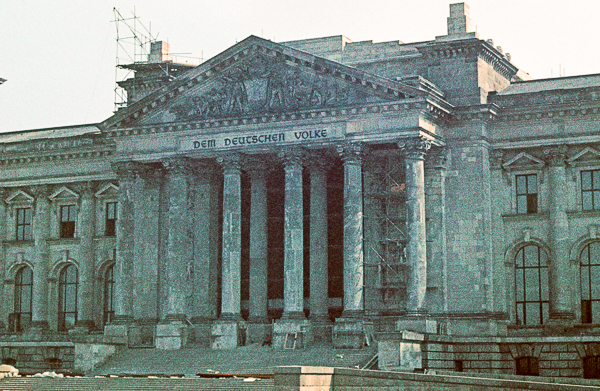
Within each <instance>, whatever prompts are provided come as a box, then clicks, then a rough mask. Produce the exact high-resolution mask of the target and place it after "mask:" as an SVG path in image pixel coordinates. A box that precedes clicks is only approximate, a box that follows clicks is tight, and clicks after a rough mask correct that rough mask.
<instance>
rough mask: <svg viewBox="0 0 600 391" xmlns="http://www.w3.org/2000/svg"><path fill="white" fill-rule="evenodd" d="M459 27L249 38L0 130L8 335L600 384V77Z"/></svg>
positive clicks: (454, 19) (462, 21)
mask: <svg viewBox="0 0 600 391" xmlns="http://www.w3.org/2000/svg"><path fill="white" fill-rule="evenodd" d="M450 10H451V13H450V17H449V18H448V35H445V36H441V37H436V38H435V39H434V40H431V41H427V42H418V43H402V42H399V41H397V42H384V43H373V42H371V41H365V42H352V41H350V40H349V39H347V38H346V37H343V36H337V37H326V38H318V39H308V40H302V41H293V42H285V43H275V42H271V41H267V40H264V39H261V38H258V37H254V36H251V37H249V38H247V39H245V40H243V41H242V42H240V43H238V44H236V45H235V46H233V47H231V48H229V49H227V50H225V51H224V52H222V53H221V54H219V55H217V56H215V57H214V58H212V59H210V60H208V61H206V62H205V63H203V64H201V65H199V66H197V67H192V68H190V69H188V70H185V72H180V73H179V74H178V75H177V77H176V78H174V79H173V80H172V81H169V80H170V79H169V78H165V77H162V75H161V74H160V72H161V71H162V69H163V68H161V67H157V66H156V63H157V62H158V63H161V61H162V58H161V57H160V56H158V59H157V58H156V53H154V56H153V57H152V58H151V59H150V62H149V63H148V64H145V65H144V64H140V67H138V68H137V69H138V73H137V75H136V78H135V79H132V80H130V81H128V82H127V83H125V84H124V86H125V87H126V88H127V89H128V91H129V92H130V98H131V99H130V101H129V105H128V107H126V108H124V109H121V110H119V111H118V112H117V113H115V114H114V115H113V116H112V117H110V118H108V119H107V120H106V121H104V122H102V123H99V124H93V125H82V126H73V127H66V128H51V129H41V130H32V131H24V132H15V133H5V134H1V135H0V145H1V151H0V165H1V166H2V170H1V171H0V187H2V189H3V190H2V198H3V202H2V203H0V218H1V219H2V224H0V237H1V238H2V244H3V246H2V248H1V254H0V260H1V262H0V273H2V275H3V278H2V279H1V280H0V284H2V286H1V287H2V292H3V296H4V298H5V299H4V300H2V302H1V304H0V305H1V307H0V315H1V318H0V320H1V323H2V325H3V327H4V328H3V330H4V331H5V333H6V335H7V338H13V337H15V336H20V337H19V338H21V340H37V341H39V340H48V341H50V340H58V339H61V338H62V340H64V339H65V338H67V339H68V338H75V337H77V338H79V340H80V341H81V340H83V341H86V338H88V339H87V340H89V341H92V340H93V341H94V343H100V342H99V341H101V343H104V344H124V343H125V344H128V345H129V346H154V347H156V348H159V349H178V348H180V347H182V346H184V345H186V344H189V343H197V344H204V345H210V346H212V347H213V348H215V349H223V348H234V347H236V346H238V345H239V344H244V343H261V342H263V340H264V339H265V337H266V336H272V338H273V344H274V346H275V348H282V347H284V345H285V344H287V343H291V341H292V339H293V338H296V339H297V340H296V343H301V344H311V343H323V342H326V343H327V342H331V343H333V345H334V346H337V347H349V348H360V347H362V346H363V345H364V344H365V343H372V342H373V339H375V340H377V341H378V343H379V344H380V345H379V346H380V366H381V367H385V368H396V367H403V368H406V367H423V368H430V369H452V370H473V371H488V372H503V373H515V372H516V373H518V374H537V373H541V374H542V375H549V376H582V375H584V374H585V375H586V376H588V377H589V376H597V375H598V373H599V366H600V358H599V357H600V327H599V324H600V232H599V223H600V132H599V131H600V125H598V124H599V120H600V113H599V112H598V109H599V108H600V76H599V75H586V76H576V77H563V78H553V79H544V80H531V78H530V77H529V76H528V74H527V73H525V72H523V71H522V70H520V69H518V68H517V67H516V66H515V65H514V64H513V63H512V62H511V61H510V56H509V55H508V54H504V53H503V52H502V50H501V49H500V48H498V47H495V46H494V44H493V42H492V41H490V40H488V41H485V40H481V39H480V38H479V37H478V36H477V34H476V33H474V32H471V31H472V30H471V27H470V19H469V16H468V7H467V6H466V5H464V4H462V3H461V4H454V5H451V7H450ZM157 45H160V48H159V51H160V50H164V49H165V48H166V46H164V45H163V44H162V43H157ZM166 64H168V65H169V66H171V67H172V65H173V64H172V63H168V62H166ZM157 72H158V73H157ZM134 97H135V99H134ZM408 331H410V332H412V333H408ZM57 338H58V339H57ZM90 343H91V342H90ZM407 347H410V349H412V351H413V353H414V354H412V356H411V357H413V359H411V361H410V362H405V361H404V360H405V359H406V357H407V355H405V354H403V352H404V350H406V349H408V348H407ZM415 352H416V353H415Z"/></svg>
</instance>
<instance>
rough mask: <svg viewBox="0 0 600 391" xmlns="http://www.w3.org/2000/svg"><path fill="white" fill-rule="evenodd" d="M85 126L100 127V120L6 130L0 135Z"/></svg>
mask: <svg viewBox="0 0 600 391" xmlns="http://www.w3.org/2000/svg"><path fill="white" fill-rule="evenodd" d="M86 126H95V127H97V128H98V129H100V122H97V123H93V124H78V125H66V126H53V127H50V128H37V129H23V130H10V131H8V132H0V137H2V136H3V135H6V134H17V133H33V132H41V131H44V130H61V129H73V128H83V127H86Z"/></svg>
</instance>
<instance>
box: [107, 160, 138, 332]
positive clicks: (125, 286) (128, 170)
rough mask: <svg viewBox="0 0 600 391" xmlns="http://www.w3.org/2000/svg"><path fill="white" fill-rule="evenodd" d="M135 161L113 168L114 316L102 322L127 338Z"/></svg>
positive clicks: (131, 310) (132, 243) (133, 217)
mask: <svg viewBox="0 0 600 391" xmlns="http://www.w3.org/2000/svg"><path fill="white" fill-rule="evenodd" d="M137 169H138V165H137V164H136V163H134V162H117V163H114V164H113V170H114V171H115V172H116V173H117V177H118V180H119V205H118V206H119V208H118V212H117V246H116V247H117V251H116V259H115V266H114V278H115V292H114V308H115V318H114V320H113V322H112V323H111V324H110V325H107V326H105V328H104V333H105V334H106V335H107V336H110V337H118V338H121V341H122V342H126V339H125V338H126V337H127V331H128V328H129V326H128V325H129V324H130V323H131V321H132V320H133V257H134V234H135V225H134V221H135V216H134V182H135V178H136V171H137Z"/></svg>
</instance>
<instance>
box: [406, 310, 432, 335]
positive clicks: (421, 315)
mask: <svg viewBox="0 0 600 391" xmlns="http://www.w3.org/2000/svg"><path fill="white" fill-rule="evenodd" d="M437 329H438V324H437V320H435V319H433V318H430V317H429V316H428V315H427V311H424V310H416V311H410V312H408V313H406V314H405V315H404V316H402V317H400V318H399V319H398V320H397V321H396V331H399V332H402V331H413V332H416V333H423V334H437V331H438V330H437Z"/></svg>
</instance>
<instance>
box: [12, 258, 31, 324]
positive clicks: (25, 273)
mask: <svg viewBox="0 0 600 391" xmlns="http://www.w3.org/2000/svg"><path fill="white" fill-rule="evenodd" d="M32 297H33V272H32V271H31V268H30V267H28V266H25V267H24V268H21V269H20V270H19V271H18V272H17V274H16V275H15V308H14V309H15V310H14V314H13V316H12V320H11V321H10V322H9V323H11V330H12V331H18V332H20V331H23V330H25V329H26V328H27V326H28V325H29V323H30V322H31V300H32Z"/></svg>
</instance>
